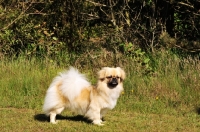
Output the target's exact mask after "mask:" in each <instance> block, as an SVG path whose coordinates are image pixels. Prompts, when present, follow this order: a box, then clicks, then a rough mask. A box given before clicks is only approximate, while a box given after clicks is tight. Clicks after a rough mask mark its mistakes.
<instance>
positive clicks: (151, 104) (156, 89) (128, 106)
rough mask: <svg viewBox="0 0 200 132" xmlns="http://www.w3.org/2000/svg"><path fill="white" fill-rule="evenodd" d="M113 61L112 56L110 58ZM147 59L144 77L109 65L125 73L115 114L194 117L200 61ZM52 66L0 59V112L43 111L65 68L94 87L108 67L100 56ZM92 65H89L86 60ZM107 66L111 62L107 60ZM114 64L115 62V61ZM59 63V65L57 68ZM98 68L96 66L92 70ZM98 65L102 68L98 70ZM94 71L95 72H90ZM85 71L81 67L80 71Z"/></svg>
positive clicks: (199, 99)
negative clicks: (53, 84)
mask: <svg viewBox="0 0 200 132" xmlns="http://www.w3.org/2000/svg"><path fill="white" fill-rule="evenodd" d="M113 56H114V54H113ZM149 57H150V58H151V61H150V64H149V66H150V67H151V68H152V69H153V71H151V72H150V73H145V72H144V70H145V68H144V67H143V66H142V65H140V64H138V63H137V62H135V61H133V60H131V59H128V58H127V57H123V56H120V57H118V59H117V60H118V61H113V63H111V61H109V62H108V63H109V66H111V65H120V66H123V68H124V69H125V71H126V74H127V79H126V80H125V82H124V89H125V91H124V93H123V94H122V96H121V98H120V99H119V102H118V105H117V108H116V109H119V110H125V111H133V110H134V111H138V112H142V113H170V114H174V113H178V112H183V113H184V112H194V111H195V109H198V108H199V107H200V106H199V105H200V89H199V86H200V82H199V80H200V75H199V74H198V72H199V69H200V61H199V60H198V59H195V58H191V57H188V58H180V57H178V56H177V55H176V54H173V53H170V52H166V51H165V52H160V53H157V54H156V55H151V56H149ZM61 58H62V59H57V60H50V59H39V58H34V57H33V58H31V59H27V58H26V57H23V56H22V57H18V58H15V59H12V58H10V59H5V58H2V59H1V61H0V95H1V96H0V100H2V101H1V102H0V107H3V108H5V107H16V108H32V109H38V110H41V107H42V104H43V99H44V96H45V92H46V90H47V88H48V86H49V84H50V82H51V81H52V79H53V77H55V76H56V75H57V73H58V72H60V71H62V70H64V69H67V68H68V67H69V65H72V66H75V67H78V68H79V69H80V70H81V72H83V73H85V74H86V75H87V76H88V77H89V79H90V80H91V82H92V83H95V82H96V72H97V70H98V69H99V68H100V67H101V66H105V65H106V61H107V58H105V57H104V58H103V57H102V56H101V55H100V56H97V57H93V58H82V59H81V58H80V59H79V60H81V62H84V61H85V60H87V61H85V62H87V63H85V64H84V65H78V64H80V63H79V62H77V61H75V63H74V65H73V64H72V63H68V62H67V60H69V59H67V58H66V59H65V60H64V61H65V62H64V63H61V62H63V57H61ZM89 59H90V60H89ZM110 60H111V59H110ZM115 60H116V59H115ZM58 62H59V63H58ZM97 62H98V64H96V63H97ZM99 62H102V63H103V64H99ZM94 65H98V66H94ZM81 66H83V67H81Z"/></svg>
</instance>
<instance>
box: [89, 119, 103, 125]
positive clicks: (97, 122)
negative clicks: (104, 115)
mask: <svg viewBox="0 0 200 132" xmlns="http://www.w3.org/2000/svg"><path fill="white" fill-rule="evenodd" d="M92 123H93V124H95V125H98V126H103V125H104V124H102V123H103V121H102V120H94V121H93V122H92Z"/></svg>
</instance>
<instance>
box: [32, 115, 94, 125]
mask: <svg viewBox="0 0 200 132" xmlns="http://www.w3.org/2000/svg"><path fill="white" fill-rule="evenodd" d="M34 119H35V120H37V121H40V122H50V118H49V117H48V116H46V115H45V114H37V115H35V116H34ZM56 120H69V121H78V122H79V121H83V122H86V123H91V121H89V120H88V119H86V118H84V117H83V116H81V115H77V116H62V115H56Z"/></svg>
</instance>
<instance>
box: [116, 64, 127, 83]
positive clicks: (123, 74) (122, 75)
mask: <svg viewBox="0 0 200 132" xmlns="http://www.w3.org/2000/svg"><path fill="white" fill-rule="evenodd" d="M117 69H118V70H119V71H120V73H121V77H120V78H121V79H122V81H123V80H124V79H125V78H126V73H125V71H124V70H123V69H122V68H120V67H117Z"/></svg>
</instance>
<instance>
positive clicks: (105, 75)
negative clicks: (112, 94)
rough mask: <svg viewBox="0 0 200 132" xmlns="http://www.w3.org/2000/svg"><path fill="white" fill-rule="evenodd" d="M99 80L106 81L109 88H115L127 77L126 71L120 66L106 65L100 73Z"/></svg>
mask: <svg viewBox="0 0 200 132" xmlns="http://www.w3.org/2000/svg"><path fill="white" fill-rule="evenodd" d="M98 75H99V80H100V81H101V82H105V83H106V84H107V86H108V87H109V88H115V87H116V86H117V85H119V84H121V83H122V82H123V80H124V79H125V72H124V70H122V69H121V68H120V67H116V68H110V67H104V68H102V69H101V70H100V71H99V73H98Z"/></svg>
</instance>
